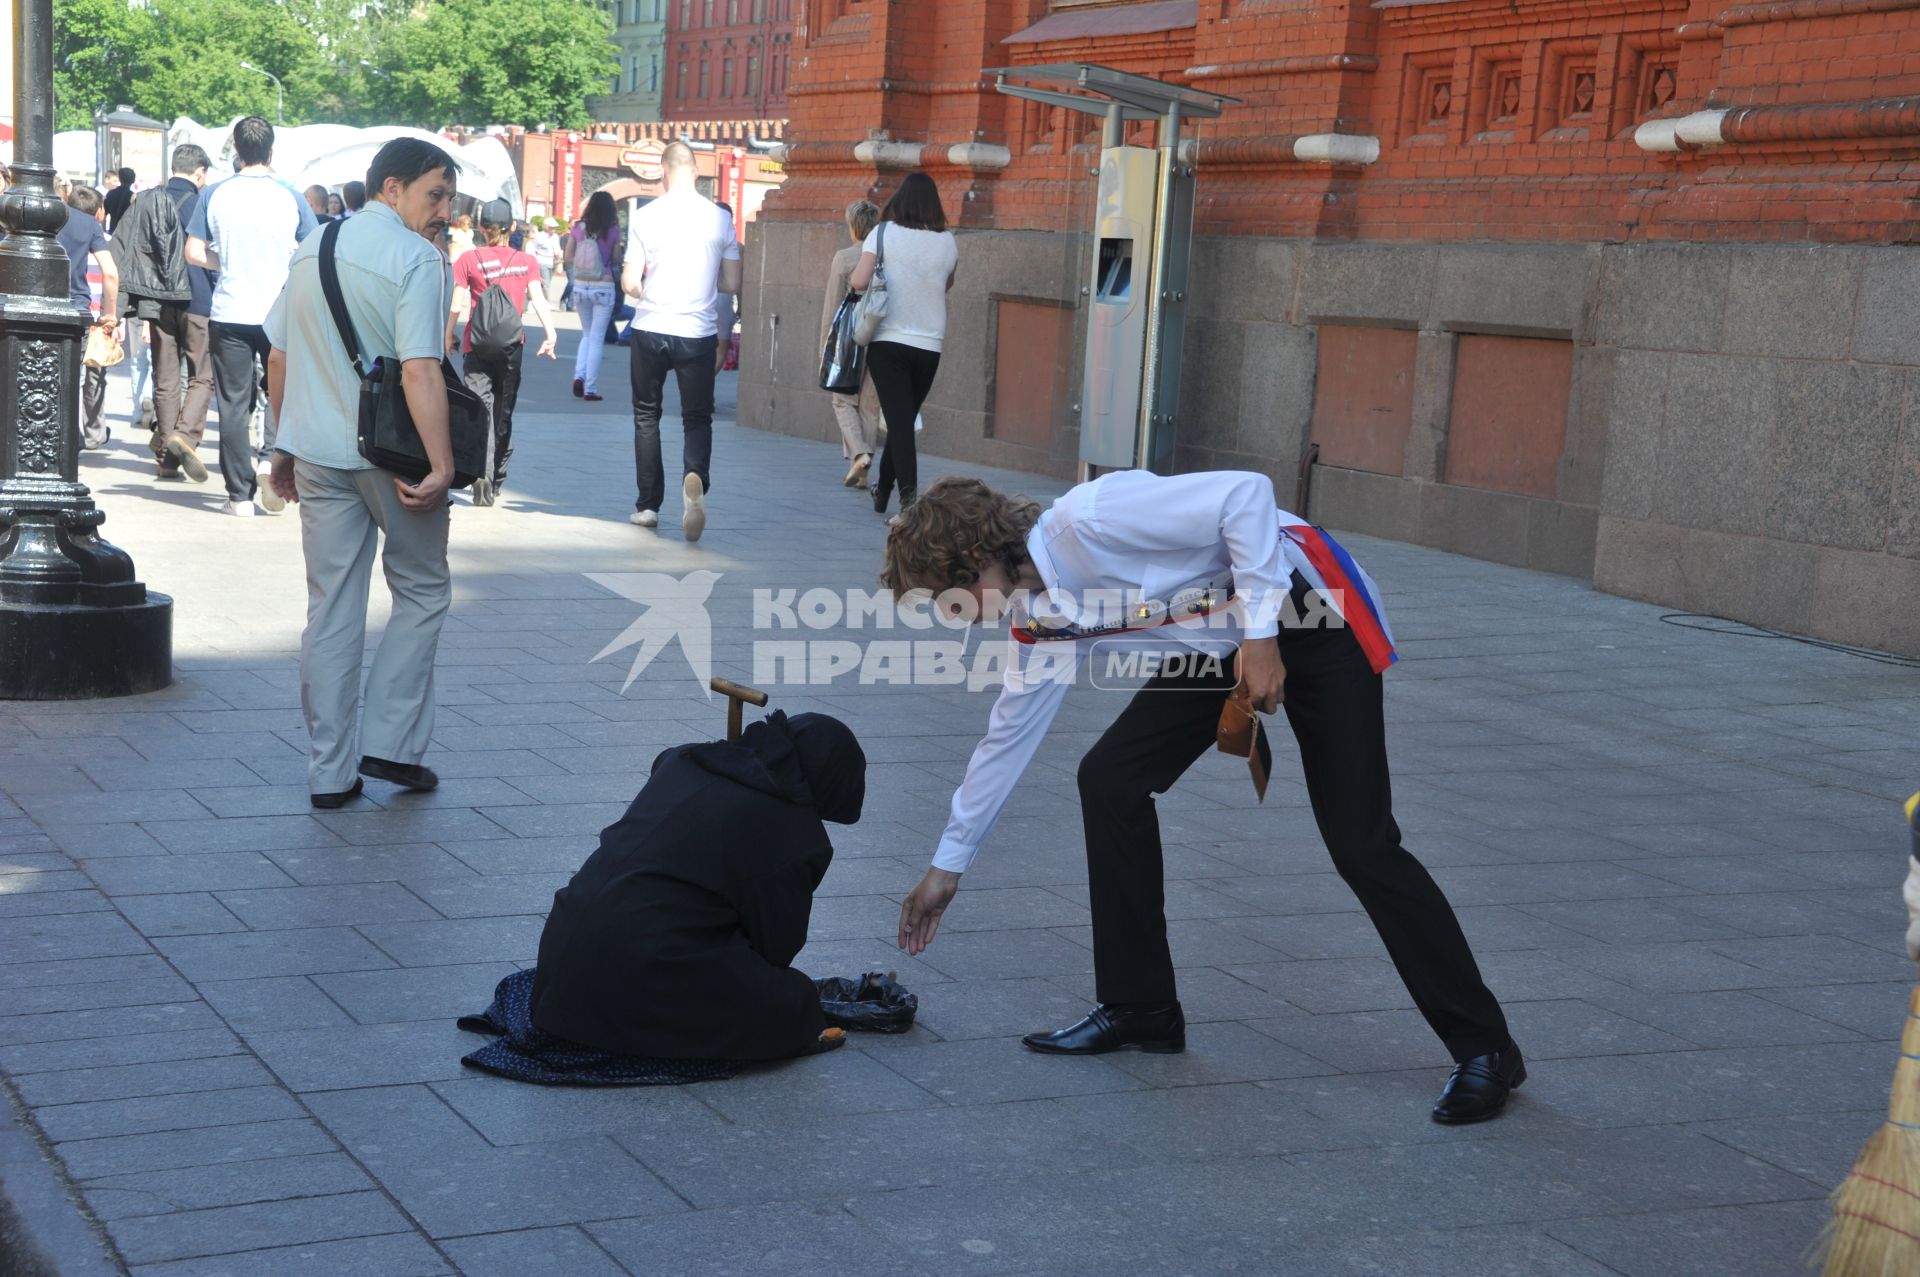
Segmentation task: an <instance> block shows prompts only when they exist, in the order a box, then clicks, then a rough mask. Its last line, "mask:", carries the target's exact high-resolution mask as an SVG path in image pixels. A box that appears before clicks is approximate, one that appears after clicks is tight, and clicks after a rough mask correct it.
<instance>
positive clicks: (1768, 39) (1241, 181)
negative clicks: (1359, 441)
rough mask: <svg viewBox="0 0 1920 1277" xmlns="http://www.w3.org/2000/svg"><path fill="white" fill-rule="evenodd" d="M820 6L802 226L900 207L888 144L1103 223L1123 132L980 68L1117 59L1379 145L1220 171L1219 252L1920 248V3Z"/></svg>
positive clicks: (1288, 131)
mask: <svg viewBox="0 0 1920 1277" xmlns="http://www.w3.org/2000/svg"><path fill="white" fill-rule="evenodd" d="M793 3H794V5H795V13H794V23H795V30H794V51H795V56H794V69H793V88H792V97H791V106H790V109H789V117H790V122H791V124H790V132H789V136H790V138H791V139H792V140H793V141H794V142H795V143H796V146H795V149H794V152H793V155H792V159H791V163H790V170H791V172H792V174H793V179H794V180H793V181H791V182H790V183H789V184H788V187H787V190H786V191H785V192H784V193H783V194H782V196H781V198H780V200H779V201H778V205H777V208H776V207H775V206H771V205H770V207H769V212H770V214H771V215H773V216H775V217H786V218H791V219H798V220H816V219H818V218H821V217H824V216H825V215H827V214H828V213H829V212H830V211H831V210H835V209H838V208H839V207H841V206H842V205H844V203H845V202H846V200H847V199H848V198H850V197H851V193H853V192H857V191H858V190H860V189H862V188H869V189H871V188H879V189H881V190H883V191H884V190H885V189H888V188H890V187H891V186H892V184H893V183H894V182H895V181H896V180H897V176H898V174H897V173H892V172H887V171H877V170H876V169H875V168H874V167H873V166H872V165H870V164H861V163H859V162H857V161H855V160H854V158H853V155H852V147H853V144H854V143H856V142H859V141H862V140H866V139H867V138H869V137H871V136H875V135H880V136H885V137H888V138H891V139H893V140H897V141H917V142H931V143H936V144H937V145H938V147H939V148H940V149H941V152H942V153H937V154H935V155H934V156H933V157H932V158H933V159H937V160H938V161H939V163H937V164H934V163H929V164H928V165H927V167H928V168H929V169H930V171H932V172H933V174H934V176H935V178H936V180H938V181H939V182H940V184H941V188H942V192H943V194H944V195H945V196H946V198H947V201H948V206H949V211H950V213H954V214H957V220H958V221H960V223H961V224H963V225H971V226H980V227H998V228H1002V229H1067V228H1072V229H1079V227H1080V224H1081V223H1082V222H1083V221H1084V216H1083V209H1084V201H1085V200H1086V198H1087V187H1088V183H1089V178H1088V176H1087V170H1088V168H1089V166H1090V159H1091V153H1092V150H1093V148H1094V147H1096V146H1097V145H1098V132H1097V122H1096V121H1095V119H1094V118H1093V117H1089V116H1078V115H1075V114H1074V113H1070V112H1063V111H1058V110H1055V109H1051V108H1047V107H1042V106H1038V105H1035V104H1030V103H1024V102H1019V101H1016V100H1013V99H1008V98H1005V97H1002V96H1000V95H998V94H996V93H994V92H993V90H992V87H991V85H990V84H987V83H985V82H983V81H982V80H981V78H980V76H979V71H980V69H981V68H982V67H983V66H995V65H1007V64H1033V63H1041V62H1065V61H1091V62H1099V63H1102V64H1104V65H1108V66H1114V67H1118V68H1120V69H1122V70H1127V71H1135V72H1139V73H1141V74H1145V75H1152V76H1155V77H1158V78H1162V79H1167V80H1171V81H1173V82H1175V83H1180V84H1188V85H1191V86H1193V87H1196V88H1202V89H1207V90H1211V91H1216V92H1220V93H1223V94H1228V95H1231V96H1233V97H1236V98H1239V99H1241V102H1240V103H1239V104H1238V105H1234V106H1230V107H1229V108H1228V109H1227V111H1226V113H1225V114H1224V115H1223V116H1222V117H1221V118H1220V119H1219V120H1217V121H1210V122H1206V123H1203V124H1201V125H1199V126H1198V128H1197V130H1196V132H1197V134H1198V136H1199V137H1201V138H1203V139H1206V138H1216V139H1232V138H1263V137H1264V138H1287V137H1292V136H1299V135H1303V134H1315V133H1328V132H1339V133H1352V134H1363V135H1368V136H1373V137H1377V138H1378V139H1379V141H1380V147H1381V153H1380V159H1379V160H1378V162H1376V163H1374V164H1371V165H1367V166H1344V167H1339V168H1333V167H1329V166H1326V165H1314V164H1304V163H1298V162H1292V161H1287V162H1274V161H1272V160H1271V159H1268V160H1265V161H1261V162H1253V163H1218V162H1216V163H1209V162H1208V159H1207V156H1206V154H1205V153H1204V152H1203V153H1202V157H1201V160H1200V165H1199V167H1200V174H1201V181H1200V188H1199V190H1200V194H1199V210H1198V212H1199V225H1198V230H1199V232H1200V233H1202V234H1223V233H1224V234H1250V235H1252V234H1258V235H1267V236H1273V235H1280V236H1312V237H1320V238H1359V239H1408V240H1486V239H1492V240H1534V241H1538V240H1560V241H1594V240H1600V241H1621V240H1629V239H1695V240H1716V239H1732V240H1775V241H1779V240H1824V241H1856V242H1869V243H1875V242H1877V243H1892V242H1910V241H1912V240H1914V239H1915V238H1917V237H1920V235H1917V232H1920V213H1917V212H1916V209H1917V208H1920V204H1916V197H1920V102H1908V103H1906V104H1905V106H1906V110H1905V113H1904V114H1902V111H1901V106H1902V104H1901V103H1899V102H1897V101H1895V102H1893V103H1892V104H1888V100H1890V99H1892V100H1897V99H1903V98H1908V99H1911V98H1914V97H1916V96H1920V0H1780V2H1778V3H1757V4H1739V3H1732V4H1729V3H1727V2H1726V0H1538V2H1530V3H1527V4H1525V5H1514V4H1511V3H1509V0H1380V3H1378V4H1368V3H1362V2H1357V0H1197V3H1196V5H1195V22H1194V25H1193V26H1192V27H1188V28H1183V29H1180V30H1174V31H1165V32H1159V33H1155V34H1151V35H1136V36H1120V37H1111V38H1104V39H1073V38H1070V39H1065V40H1055V41H1045V42H1040V43H1023V44H1017V45H1006V44H1004V43H1002V41H1003V40H1004V39H1005V37H1006V36H1008V35H1011V34H1014V33H1016V32H1020V31H1024V30H1025V29H1027V28H1028V27H1029V26H1031V25H1032V24H1033V23H1034V22H1035V21H1037V20H1039V19H1041V18H1044V17H1045V16H1046V15H1047V9H1048V6H1047V4H1046V3H1045V0H984V2H983V3H975V4H965V5H959V4H930V3H925V2H924V0H793ZM677 8H678V3H677V0H676V12H677ZM1062 12H1063V13H1068V14H1070V13H1072V12H1074V11H1073V10H1063V11H1062ZM1443 86H1444V88H1443ZM1875 102H1878V103H1881V105H1880V106H1879V107H1877V108H1875V109H1873V110H1870V111H1864V112H1863V111H1862V110H1860V109H1856V108H1857V106H1858V104H1865V103H1875ZM1822 105H1824V106H1827V107H1830V108H1833V109H1830V110H1827V111H1824V112H1821V113H1818V114H1817V116H1810V115H1808V114H1807V113H1791V112H1790V113H1784V114H1783V113H1781V112H1778V111H1775V112H1774V113H1773V114H1772V115H1771V116H1769V117H1768V118H1767V119H1765V120H1759V119H1756V120H1755V121H1754V122H1753V123H1752V125H1751V127H1750V130H1749V131H1750V132H1752V133H1754V134H1755V135H1756V137H1757V138H1758V139H1760V140H1751V141H1746V140H1743V141H1740V142H1737V143H1735V144H1731V145H1725V146H1717V147H1711V148H1708V149H1701V150H1690V151H1683V152H1680V153H1677V154H1651V153H1648V152H1647V151H1645V150H1642V149H1641V148H1640V147H1639V146H1638V145H1636V143H1635V141H1634V136H1633V135H1634V129H1635V127H1636V126H1637V125H1639V124H1640V123H1642V122H1644V121H1646V120H1648V119H1653V118H1662V117H1671V116H1682V115H1686V114H1688V113H1690V112H1694V111H1698V110H1703V109H1724V108H1741V107H1767V108H1779V107H1803V106H1822ZM1787 115H1793V116H1795V118H1786V116H1787ZM1872 120H1878V121H1879V122H1880V123H1879V124H1877V125H1874V124H1871V123H1863V121H1872ZM1876 129H1877V131H1878V132H1880V133H1881V134H1882V135H1880V136H1860V134H1862V133H1863V132H1866V133H1872V132H1875V131H1876ZM1153 132H1154V129H1153V126H1151V125H1145V126H1141V128H1140V129H1138V130H1137V140H1138V141H1140V142H1142V143H1144V144H1151V142H1152V141H1153ZM963 142H986V143H993V144H997V145H1004V146H1006V147H1008V148H1009V149H1010V150H1011V151H1012V153H1013V156H1012V162H1011V164H1010V165H1008V166H1007V167H1006V168H1005V169H1004V170H992V169H969V168H964V167H953V166H951V165H948V164H946V163H945V159H944V154H943V152H944V148H946V147H947V146H950V145H953V144H956V143H963Z"/></svg>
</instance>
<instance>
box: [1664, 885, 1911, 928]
mask: <svg viewBox="0 0 1920 1277" xmlns="http://www.w3.org/2000/svg"><path fill="white" fill-rule="evenodd" d="M1847 899H1848V897H1847V896H1846V895H1845V894H1844V893H1839V892H1821V891H1813V892H1758V893H1749V894H1739V895H1730V896H1687V897H1685V898H1683V899H1679V900H1673V901H1670V902H1668V904H1669V906H1670V907H1671V908H1673V909H1675V910H1676V911H1679V912H1681V913H1684V914H1686V915H1688V916H1690V917H1695V918H1701V919H1705V920H1707V921H1708V922H1710V923H1713V924H1716V925H1721V926H1724V927H1726V928H1727V932H1728V936H1729V938H1731V937H1732V936H1733V935H1735V934H1739V933H1744V934H1746V935H1750V936H1805V935H1815V934H1826V935H1846V936H1853V937H1854V938H1855V939H1865V938H1868V937H1867V936H1866V935H1865V934H1864V932H1863V928H1862V925H1861V919H1860V915H1858V914H1856V913H1854V912H1852V911H1851V910H1850V909H1848V908H1847V907H1846V900H1847ZM1875 900H1876V903H1885V901H1886V897H1885V896H1884V894H1880V893H1876V894H1875ZM1894 912H1898V909H1897V906H1896V908H1895V910H1894ZM1735 929H1737V932H1736V930H1735ZM1669 938H1670V939H1676V940H1677V939H1681V938H1682V937H1680V936H1673V937H1669ZM1703 938H1704V937H1703Z"/></svg>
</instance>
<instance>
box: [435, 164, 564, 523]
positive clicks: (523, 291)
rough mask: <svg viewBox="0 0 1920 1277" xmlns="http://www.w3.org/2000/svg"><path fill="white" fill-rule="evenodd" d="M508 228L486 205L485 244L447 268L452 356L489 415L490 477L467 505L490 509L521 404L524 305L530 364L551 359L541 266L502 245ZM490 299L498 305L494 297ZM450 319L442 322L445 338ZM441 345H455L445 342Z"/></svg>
mask: <svg viewBox="0 0 1920 1277" xmlns="http://www.w3.org/2000/svg"><path fill="white" fill-rule="evenodd" d="M512 224H513V206H512V205H511V204H509V203H507V201H505V200H493V201H490V202H489V203H486V204H483V205H481V206H480V235H481V238H482V239H483V240H484V241H485V242H484V243H483V244H482V245H481V246H480V247H479V248H476V249H474V250H473V251H472V252H471V253H468V254H467V255H466V256H465V257H462V258H461V259H460V260H459V261H458V262H455V263H454V267H453V282H454V285H455V287H456V289H458V290H460V292H459V293H457V294H456V295H457V296H463V297H464V299H465V302H466V304H465V306H464V307H461V308H460V309H463V310H465V311H466V315H465V316H464V318H465V320H466V322H465V323H464V324H463V325H461V326H460V337H459V349H460V350H461V352H462V355H463V368H462V371H463V373H464V374H465V376H466V380H467V384H468V385H469V386H471V387H473V388H474V389H475V390H476V391H478V392H480V393H481V395H482V396H483V397H484V398H486V399H487V400H488V402H489V403H490V404H491V406H492V409H493V447H492V450H491V456H492V458H493V464H492V468H491V473H489V474H487V475H484V476H482V477H481V478H479V479H477V480H475V481H474V485H473V503H474V504H475V505H480V506H488V505H492V504H493V503H494V502H495V501H497V500H499V497H500V491H501V489H502V488H504V487H506V484H507V461H508V459H509V458H510V457H512V455H513V405H514V401H515V400H516V399H518V398H519V397H520V362H521V358H522V356H523V355H524V354H525V353H526V333H525V331H524V330H523V328H522V326H521V322H520V316H521V315H522V314H523V313H524V312H525V310H526V308H527V303H528V302H529V301H531V302H532V303H533V314H534V318H536V319H538V320H539V321H540V327H541V328H542V329H544V330H545V332H546V337H545V339H544V340H543V341H542V342H541V343H540V348H539V350H538V351H536V352H535V354H534V357H535V358H536V359H552V358H553V357H554V354H553V349H554V343H555V341H556V340H557V337H556V334H555V333H554V331H553V314H552V312H550V311H549V310H548V309H547V298H546V295H545V294H544V293H542V292H541V291H540V288H539V282H540V263H539V262H537V261H535V260H534V258H533V257H532V255H531V254H528V253H523V252H521V251H519V250H518V249H516V248H512V247H510V246H509V245H508V243H507V230H508V228H509V227H510V226H512ZM496 294H497V298H496ZM454 323H455V320H453V319H450V320H449V328H448V332H449V334H451V333H452V332H453V331H454V329H453V326H452V325H453V324H454ZM447 344H448V346H449V347H451V346H453V345H454V342H453V340H452V339H451V338H450V339H449V341H448V343H447Z"/></svg>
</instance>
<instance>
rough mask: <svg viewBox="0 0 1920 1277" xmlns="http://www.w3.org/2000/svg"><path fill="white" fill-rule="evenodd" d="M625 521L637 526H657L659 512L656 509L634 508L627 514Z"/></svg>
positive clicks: (658, 523)
mask: <svg viewBox="0 0 1920 1277" xmlns="http://www.w3.org/2000/svg"><path fill="white" fill-rule="evenodd" d="M627 522H628V523H631V524H633V525H634V526H635V527H637V528H657V527H659V526H660V512H659V511H658V510H635V511H634V512H633V513H632V514H630V515H628V516H627Z"/></svg>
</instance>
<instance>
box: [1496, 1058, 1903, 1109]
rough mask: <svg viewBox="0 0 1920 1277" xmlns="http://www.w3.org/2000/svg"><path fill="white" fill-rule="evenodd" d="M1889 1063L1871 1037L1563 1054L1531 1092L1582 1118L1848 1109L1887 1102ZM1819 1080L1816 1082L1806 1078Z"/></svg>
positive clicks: (1530, 1087) (1542, 1101) (1538, 1101)
mask: <svg viewBox="0 0 1920 1277" xmlns="http://www.w3.org/2000/svg"><path fill="white" fill-rule="evenodd" d="M1890 1066H1891V1062H1890V1060H1889V1058H1888V1048H1887V1047H1886V1046H1884V1045H1882V1044H1881V1043H1877V1042H1842V1043H1832V1044H1814V1045H1805V1046H1785V1047H1771V1048H1753V1047H1745V1048H1735V1049H1728V1050H1710V1051H1687V1052H1676V1053H1673V1054H1666V1055H1623V1056H1612V1057H1606V1058H1595V1059H1584V1060H1563V1061H1561V1062H1560V1063H1558V1064H1557V1065H1555V1066H1554V1070H1553V1073H1552V1075H1551V1078H1552V1080H1551V1082H1550V1084H1549V1085H1546V1086H1543V1085H1540V1083H1541V1082H1542V1081H1543V1080H1545V1079H1546V1078H1547V1076H1548V1075H1547V1074H1545V1073H1542V1074H1540V1075H1539V1076H1536V1077H1535V1078H1534V1079H1533V1081H1532V1082H1530V1083H1529V1084H1528V1090H1529V1092H1530V1095H1529V1098H1530V1099H1531V1100H1532V1102H1534V1103H1536V1104H1546V1103H1550V1104H1551V1105H1552V1107H1553V1109H1554V1111H1555V1112H1557V1113H1559V1114H1560V1115H1561V1116H1562V1117H1564V1118H1566V1119H1567V1120H1569V1121H1574V1122H1578V1123H1581V1124H1583V1125H1588V1126H1602V1127H1603V1126H1648V1125H1658V1124H1664V1123H1678V1122H1706V1121H1714V1120H1718V1119H1722V1118H1734V1117H1761V1116H1769V1115H1772V1116H1780V1117H1788V1116H1796V1115H1801V1114H1808V1113H1829V1112H1846V1111H1855V1110H1859V1109H1862V1108H1867V1107H1870V1106H1872V1105H1874V1104H1877V1103H1884V1102H1885V1099H1886V1093H1887V1078H1888V1076H1889V1072H1888V1070H1889V1068H1890ZM1810 1077H1817V1078H1819V1079H1820V1085H1819V1086H1818V1087H1817V1088H1809V1087H1808V1086H1807V1083H1806V1080H1807V1079H1808V1078H1810Z"/></svg>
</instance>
